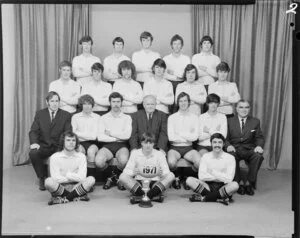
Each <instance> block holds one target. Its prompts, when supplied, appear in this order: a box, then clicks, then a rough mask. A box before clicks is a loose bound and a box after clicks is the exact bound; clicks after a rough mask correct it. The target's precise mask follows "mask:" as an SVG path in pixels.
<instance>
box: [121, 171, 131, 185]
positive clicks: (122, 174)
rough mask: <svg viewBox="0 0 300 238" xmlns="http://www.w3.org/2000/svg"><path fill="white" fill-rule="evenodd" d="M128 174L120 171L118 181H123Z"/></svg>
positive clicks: (126, 178)
mask: <svg viewBox="0 0 300 238" xmlns="http://www.w3.org/2000/svg"><path fill="white" fill-rule="evenodd" d="M128 178H129V176H128V175H127V174H124V173H121V174H120V176H119V180H120V182H122V183H124V182H126V181H127V180H128Z"/></svg>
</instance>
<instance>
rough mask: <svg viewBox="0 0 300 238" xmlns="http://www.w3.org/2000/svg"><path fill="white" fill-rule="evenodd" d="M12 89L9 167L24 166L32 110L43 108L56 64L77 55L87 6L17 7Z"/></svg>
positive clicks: (85, 29)
mask: <svg viewBox="0 0 300 238" xmlns="http://www.w3.org/2000/svg"><path fill="white" fill-rule="evenodd" d="M15 11H16V14H15V15H16V37H17V39H18V41H17V43H16V60H17V62H16V67H17V68H16V86H15V98H16V100H15V101H16V105H15V109H14V110H15V121H14V142H13V155H14V157H13V164H14V165H21V164H24V163H27V162H28V152H29V138H28V132H29V130H30V126H31V123H32V121H33V117H34V115H35V112H36V110H39V109H42V108H44V107H46V103H45V97H46V94H47V92H48V87H49V83H50V82H51V81H53V80H56V79H58V77H59V75H58V64H59V62H60V61H62V60H69V61H72V58H73V57H74V56H76V55H78V52H79V45H78V41H79V40H80V38H81V37H82V36H83V35H85V34H88V32H89V18H88V16H89V7H88V5H82V4H77V5H73V4H72V5H71V4H70V5H42V4H38V5H33V4H17V5H15Z"/></svg>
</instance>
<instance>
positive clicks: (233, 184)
mask: <svg viewBox="0 0 300 238" xmlns="http://www.w3.org/2000/svg"><path fill="white" fill-rule="evenodd" d="M229 187H230V190H231V191H232V192H236V191H237V190H238V189H239V184H238V183H237V182H235V181H233V182H231V183H230V185H229Z"/></svg>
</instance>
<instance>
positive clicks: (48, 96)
mask: <svg viewBox="0 0 300 238" xmlns="http://www.w3.org/2000/svg"><path fill="white" fill-rule="evenodd" d="M54 96H57V97H58V101H60V96H59V94H58V93H57V92H54V91H50V92H49V93H48V94H47V96H46V101H47V102H49V100H50V99H52V98H53V97H54Z"/></svg>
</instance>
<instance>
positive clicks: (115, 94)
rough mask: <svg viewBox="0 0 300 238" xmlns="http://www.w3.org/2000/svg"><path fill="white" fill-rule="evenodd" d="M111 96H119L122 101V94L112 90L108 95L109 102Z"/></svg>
mask: <svg viewBox="0 0 300 238" xmlns="http://www.w3.org/2000/svg"><path fill="white" fill-rule="evenodd" d="M113 98H121V102H123V96H122V95H121V94H120V93H118V92H112V93H111V94H110V95H109V97H108V100H109V102H111V99H113Z"/></svg>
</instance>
